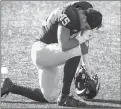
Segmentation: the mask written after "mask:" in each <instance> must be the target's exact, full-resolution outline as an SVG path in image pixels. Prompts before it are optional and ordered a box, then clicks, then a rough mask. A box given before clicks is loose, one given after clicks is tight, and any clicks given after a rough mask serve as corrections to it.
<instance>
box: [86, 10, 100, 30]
mask: <svg viewBox="0 0 121 109" xmlns="http://www.w3.org/2000/svg"><path fill="white" fill-rule="evenodd" d="M85 15H86V17H87V22H88V24H89V26H90V28H91V29H95V28H100V27H101V25H102V14H101V13H100V12H99V11H96V10H93V9H87V10H86V11H85Z"/></svg>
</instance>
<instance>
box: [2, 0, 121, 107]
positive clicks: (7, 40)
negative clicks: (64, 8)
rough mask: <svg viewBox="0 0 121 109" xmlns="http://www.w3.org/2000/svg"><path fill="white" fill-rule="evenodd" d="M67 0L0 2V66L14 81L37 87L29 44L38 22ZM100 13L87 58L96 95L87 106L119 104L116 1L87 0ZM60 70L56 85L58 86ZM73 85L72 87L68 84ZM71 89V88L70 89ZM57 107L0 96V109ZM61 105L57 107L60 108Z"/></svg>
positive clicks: (114, 105) (35, 33)
mask: <svg viewBox="0 0 121 109" xmlns="http://www.w3.org/2000/svg"><path fill="white" fill-rule="evenodd" d="M67 2H68V1H1V57H2V58H1V65H2V66H6V67H8V70H9V73H8V75H1V81H3V80H4V78H5V77H10V78H11V79H12V80H13V81H14V82H16V83H17V84H21V85H23V86H29V87H39V83H38V77H37V70H36V68H35V67H34V65H33V64H32V61H31V58H30V50H31V46H32V44H33V42H34V40H35V38H36V37H38V36H39V34H40V29H39V28H40V26H41V22H43V21H44V20H45V18H46V17H47V16H48V15H49V13H50V12H51V11H52V10H54V9H55V8H57V7H58V6H60V5H62V4H65V3H67ZM91 3H92V4H93V6H94V8H96V9H98V10H99V11H101V13H102V14H103V25H104V27H102V29H101V30H100V31H99V32H98V38H97V39H94V40H92V41H91V42H90V51H89V59H90V63H91V64H93V65H95V67H96V70H97V73H98V76H99V78H100V83H101V88H100V91H99V94H98V95H97V96H96V97H95V99H94V100H92V101H87V102H88V104H89V105H90V106H89V107H95V108H98V107H103V108H105V107H106V108H107V107H121V99H120V97H121V96H120V93H121V92H120V83H121V82H120V62H121V60H120V56H121V54H120V50H121V48H120V37H121V35H120V22H121V21H120V16H121V13H120V8H121V3H120V2H119V1H91ZM62 67H63V66H62ZM62 76H63V75H62V73H60V86H61V85H62V83H61V82H62ZM1 84H2V82H1ZM72 87H73V86H72ZM73 91H74V89H73V88H72V89H71V92H73ZM46 107H47V108H59V107H60V106H57V105H56V104H42V103H37V102H35V101H32V100H30V99H27V98H25V97H22V96H18V95H13V94H9V95H8V96H7V97H6V98H1V108H46ZM60 108H61V107H60Z"/></svg>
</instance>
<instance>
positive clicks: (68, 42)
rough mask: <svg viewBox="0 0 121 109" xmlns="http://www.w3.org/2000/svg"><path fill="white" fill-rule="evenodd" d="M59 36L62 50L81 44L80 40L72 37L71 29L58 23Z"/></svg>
mask: <svg viewBox="0 0 121 109" xmlns="http://www.w3.org/2000/svg"><path fill="white" fill-rule="evenodd" d="M57 36H58V43H59V45H60V46H61V48H62V51H67V50H70V49H72V48H74V47H77V46H79V41H78V40H77V39H75V38H73V39H70V30H69V29H68V28H66V27H64V26H62V25H58V32H57Z"/></svg>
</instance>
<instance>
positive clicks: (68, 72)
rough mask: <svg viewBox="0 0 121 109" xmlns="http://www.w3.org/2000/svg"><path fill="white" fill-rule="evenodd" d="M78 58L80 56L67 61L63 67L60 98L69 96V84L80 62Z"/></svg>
mask: <svg viewBox="0 0 121 109" xmlns="http://www.w3.org/2000/svg"><path fill="white" fill-rule="evenodd" d="M80 57H81V56H76V57H74V58H71V59H69V60H68V61H67V62H66V64H65V66H64V78H63V87H62V96H63V95H69V94H70V87H71V83H72V80H73V78H74V75H75V73H76V70H77V67H78V64H79V62H80Z"/></svg>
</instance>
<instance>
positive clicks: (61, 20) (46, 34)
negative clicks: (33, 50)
mask: <svg viewBox="0 0 121 109" xmlns="http://www.w3.org/2000/svg"><path fill="white" fill-rule="evenodd" d="M59 24H60V25H62V26H64V27H66V28H68V29H69V30H70V35H72V34H74V33H77V32H79V31H80V19H79V15H78V11H77V9H76V8H74V7H73V6H72V5H64V6H62V7H60V8H58V9H56V10H55V11H53V12H52V13H51V14H50V15H49V17H48V18H47V19H46V23H45V24H44V25H43V26H42V29H41V30H42V31H41V36H40V41H42V42H44V43H47V44H50V43H57V42H58V41H57V29H58V25H59ZM65 37H66V36H65Z"/></svg>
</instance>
